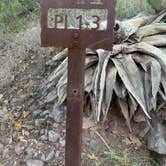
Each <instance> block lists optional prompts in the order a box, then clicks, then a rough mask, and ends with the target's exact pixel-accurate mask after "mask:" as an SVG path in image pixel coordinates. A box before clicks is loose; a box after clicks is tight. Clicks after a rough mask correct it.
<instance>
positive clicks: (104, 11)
mask: <svg viewBox="0 0 166 166" xmlns="http://www.w3.org/2000/svg"><path fill="white" fill-rule="evenodd" d="M41 7H42V15H41V44H42V46H43V47H49V46H61V47H68V48H69V53H68V89H67V92H68V96H67V119H66V155H65V165H66V166H81V144H82V143H81V142H82V118H83V104H84V102H83V101H84V100H83V99H84V64H85V49H86V48H91V49H98V48H102V49H107V50H111V49H112V45H113V25H114V19H115V11H114V10H115V0H42V2H41ZM73 13H74V14H73ZM73 22H74V24H72V23H73Z"/></svg>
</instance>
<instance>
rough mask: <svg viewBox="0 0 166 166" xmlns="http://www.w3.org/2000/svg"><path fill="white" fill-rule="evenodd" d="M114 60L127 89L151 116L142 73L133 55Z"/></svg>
mask: <svg viewBox="0 0 166 166" xmlns="http://www.w3.org/2000/svg"><path fill="white" fill-rule="evenodd" d="M112 60H113V62H114V64H115V66H116V68H117V70H118V73H119V76H120V78H121V80H122V81H123V83H124V85H125V87H126V89H127V90H128V91H129V93H131V94H132V96H133V97H134V98H135V99H136V101H137V102H138V103H139V105H140V106H141V107H142V109H143V111H144V113H145V114H146V115H147V116H148V117H149V118H150V116H149V114H148V112H147V108H146V101H145V97H144V87H143V83H142V79H141V75H140V72H139V69H138V67H137V66H136V64H135V62H134V61H133V59H132V57H131V55H127V56H123V57H122V56H121V57H117V58H113V59H112Z"/></svg>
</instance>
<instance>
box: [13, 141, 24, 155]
mask: <svg viewBox="0 0 166 166" xmlns="http://www.w3.org/2000/svg"><path fill="white" fill-rule="evenodd" d="M14 150H15V152H16V154H17V155H20V154H22V153H23V152H24V150H25V143H24V142H19V143H17V144H16V145H15V148H14Z"/></svg>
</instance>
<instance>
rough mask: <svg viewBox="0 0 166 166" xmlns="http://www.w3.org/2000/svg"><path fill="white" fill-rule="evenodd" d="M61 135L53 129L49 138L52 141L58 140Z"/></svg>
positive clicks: (49, 133)
mask: <svg viewBox="0 0 166 166" xmlns="http://www.w3.org/2000/svg"><path fill="white" fill-rule="evenodd" d="M59 137H60V135H59V134H58V133H56V132H54V131H53V130H50V131H49V132H48V140H49V141H50V142H56V141H57V140H58V139H59Z"/></svg>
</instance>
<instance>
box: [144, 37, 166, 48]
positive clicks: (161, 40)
mask: <svg viewBox="0 0 166 166" xmlns="http://www.w3.org/2000/svg"><path fill="white" fill-rule="evenodd" d="M142 42H145V43H148V44H150V45H153V46H159V47H161V46H166V35H165V34H164V35H154V36H148V37H145V38H143V39H142Z"/></svg>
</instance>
